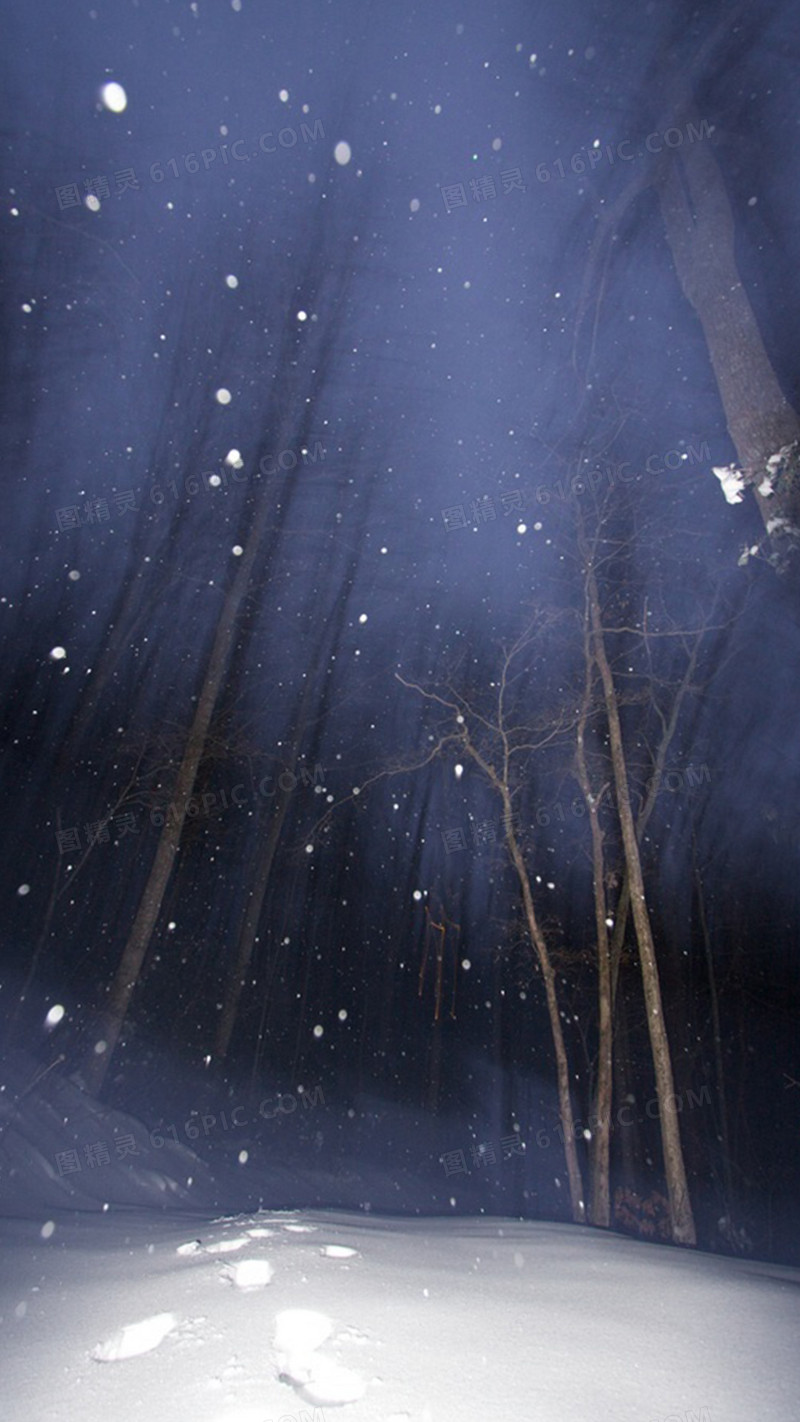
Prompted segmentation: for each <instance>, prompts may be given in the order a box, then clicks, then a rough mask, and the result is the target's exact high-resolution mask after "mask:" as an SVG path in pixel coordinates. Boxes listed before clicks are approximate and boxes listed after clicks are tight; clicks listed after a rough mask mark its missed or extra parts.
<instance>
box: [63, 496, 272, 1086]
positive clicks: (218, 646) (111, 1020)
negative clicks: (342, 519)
mask: <svg viewBox="0 0 800 1422" xmlns="http://www.w3.org/2000/svg"><path fill="white" fill-rule="evenodd" d="M271 512H272V510H271V507H270V503H269V501H268V499H267V498H266V497H263V498H262V499H261V501H260V503H259V506H258V511H257V513H256V517H255V520H254V522H253V525H252V528H251V531H250V535H249V537H248V540H247V544H246V547H245V550H244V553H243V555H242V557H241V558H240V559H239V560H238V567H237V569H236V573H235V575H234V578H233V581H232V582H231V585H230V587H229V588H228V591H227V593H226V595H225V600H224V602H223V605H222V611H221V613H220V617H219V621H218V622H217V628H216V632H215V634H214V641H213V645H212V649H211V655H210V657H209V660H208V665H207V667H206V672H205V676H204V678H203V685H202V688H201V690H200V695H199V697H198V699H197V709H196V710H195V714H194V720H193V721H192V725H191V729H190V731H189V736H188V739H187V742H186V748H185V750H184V753H183V759H182V761H181V764H180V768H179V770H178V774H177V777H176V780H175V784H174V787H173V791H172V802H171V810H172V811H173V812H172V813H170V811H167V812H166V813H165V818H164V826H163V829H162V831H161V835H160V838H159V841H158V847H157V849H156V854H155V859H154V860H153V865H152V868H151V870H150V875H149V878H148V880H147V884H146V886H145V890H144V893H143V894H142V898H141V902H140V904H139V909H138V912H137V914H136V918H135V919H134V923H133V927H132V929H131V931H130V934H129V937H128V941H127V943H126V944H125V948H124V950H123V953H122V957H121V959H120V963H119V966H118V968H117V971H116V974H115V976H114V980H113V982H112V984H111V988H110V990H109V992H108V997H107V1000H106V1003H105V1005H104V1007H103V1010H102V1012H101V1015H100V1021H99V1024H98V1030H97V1032H96V1041H95V1043H94V1044H93V1047H92V1049H91V1051H90V1053H89V1055H88V1059H87V1061H86V1063H85V1065H84V1070H83V1075H84V1079H85V1081H86V1085H87V1088H88V1090H89V1091H92V1092H99V1091H100V1090H101V1089H102V1086H103V1082H104V1081H105V1077H106V1073H107V1072H108V1068H109V1065H110V1062H111V1058H112V1057H113V1055H114V1051H115V1050H116V1047H117V1044H118V1042H119V1038H120V1034H121V1032H122V1027H123V1023H124V1021H125V1018H126V1016H127V1012H128V1008H129V1005H130V1001H131V997H132V996H133V991H134V988H135V987H136V984H137V982H138V979H139V974H140V972H141V968H142V963H143V962H144V958H145V954H146V953H147V948H148V945H149V943H150V939H151V937H152V935H153V931H154V929H155V926H156V923H157V922H158V916H159V913H160V911H161V905H162V903H163V899H164V894H165V892H166V888H167V884H168V883H169V878H170V875H171V873H172V868H173V865H174V862H175V856H176V854H177V852H178V847H179V845H180V839H181V832H182V830H183V822H184V819H185V818H186V805H187V802H188V801H189V799H190V798H191V795H192V792H193V790H194V784H195V780H196V777H197V770H198V766H199V764H200V758H201V756H202V754H203V748H204V746H205V743H206V736H207V734H208V728H209V726H210V724H211V717H212V715H213V714H214V708H215V706H216V704H217V698H218V696H219V693H220V688H221V686H222V682H223V678H224V676H225V670H226V667H227V664H228V659H229V657H230V653H231V648H232V645H233V636H234V632H235V628H236V621H237V618H238V615H239V610H240V608H241V605H242V602H243V600H244V597H245V595H246V593H247V589H248V586H249V583H250V579H251V576H252V572H253V567H254V564H255V561H256V556H257V554H258V551H259V548H260V547H261V542H262V538H263V535H264V531H265V529H266V526H267V522H268V519H269V517H270V515H271Z"/></svg>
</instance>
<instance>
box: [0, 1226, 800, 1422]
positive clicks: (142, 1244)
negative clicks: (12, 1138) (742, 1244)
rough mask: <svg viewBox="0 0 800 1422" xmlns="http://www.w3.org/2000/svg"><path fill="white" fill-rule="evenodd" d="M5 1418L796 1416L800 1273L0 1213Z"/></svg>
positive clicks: (568, 1240)
mask: <svg viewBox="0 0 800 1422" xmlns="http://www.w3.org/2000/svg"><path fill="white" fill-rule="evenodd" d="M0 1242H1V1243H2V1252H3V1260H4V1262H3V1269H2V1280H1V1281H0V1316H1V1320H0V1321H1V1322H2V1329H1V1330H0V1336H1V1337H2V1363H0V1376H1V1377H2V1416H3V1418H4V1419H7V1422H76V1419H79V1418H88V1417H102V1418H112V1417H113V1418H115V1419H118V1420H119V1422H128V1419H134V1418H143V1419H147V1422H154V1420H155V1419H157V1422H184V1420H185V1422H268V1419H275V1420H276V1422H277V1419H287V1422H288V1419H292V1422H300V1419H306V1422H310V1419H312V1418H313V1419H314V1422H322V1419H324V1418H330V1417H332V1416H340V1417H342V1418H343V1419H344V1418H345V1417H347V1418H351V1419H352V1422H362V1419H363V1422H400V1419H403V1422H407V1420H410V1419H413V1422H423V1419H424V1420H425V1422H463V1419H465V1418H466V1419H475V1422H479V1420H480V1422H500V1419H507V1418H512V1417H519V1418H523V1419H531V1422H666V1419H668V1418H669V1419H671V1422H674V1419H680V1422H689V1419H691V1418H692V1417H694V1418H696V1419H700V1418H702V1419H703V1422H752V1419H754V1418H759V1419H761V1418H763V1419H770V1422H796V1419H797V1416H798V1382H799V1381H800V1352H799V1350H798V1336H800V1331H799V1329H798V1324H800V1309H799V1307H798V1305H799V1304H800V1293H798V1287H799V1286H800V1271H797V1270H792V1269H785V1268H781V1267H779V1266H774V1265H762V1264H759V1263H754V1262H752V1261H748V1262H746V1263H745V1262H741V1261H736V1260H727V1259H721V1258H718V1257H715V1256H710V1255H697V1254H693V1253H684V1252H681V1251H678V1250H675V1249H670V1248H665V1247H660V1246H657V1245H647V1244H642V1243H640V1242H638V1241H634V1240H625V1239H621V1238H618V1237H615V1236H606V1235H603V1234H600V1233H598V1232H595V1231H591V1230H588V1229H576V1228H573V1227H570V1226H565V1225H554V1224H537V1223H523V1222H519V1221H512V1220H491V1221H489V1220H469V1219H466V1220H465V1219H460V1220H438V1221H432V1222H425V1221H409V1220H399V1219H396V1218H395V1219H386V1218H383V1219H379V1218H375V1217H370V1216H359V1215H356V1214H338V1213H328V1212H313V1213H312V1212H307V1213H300V1212H297V1213H288V1212H282V1213H276V1212H272V1213H267V1212H257V1213H255V1214H253V1215H247V1216H240V1217H236V1218H230V1219H220V1218H217V1219H210V1218H207V1219H201V1218H198V1217H196V1216H194V1217H186V1216H177V1215H176V1214H175V1213H171V1214H170V1215H168V1216H164V1215H163V1214H162V1215H157V1214H155V1213H154V1212H150V1211H140V1210H128V1211H125V1210H113V1211H108V1212H106V1213H105V1214H102V1213H101V1214H97V1213H93V1214H85V1215H83V1216H80V1215H76V1214H72V1215H56V1216H53V1217H52V1218H51V1220H50V1222H45V1221H42V1222H41V1223H38V1222H33V1221H29V1220H28V1221H23V1220H13V1221H12V1220H6V1221H3V1222H1V1223H0Z"/></svg>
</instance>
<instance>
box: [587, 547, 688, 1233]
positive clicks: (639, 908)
mask: <svg viewBox="0 0 800 1422" xmlns="http://www.w3.org/2000/svg"><path fill="white" fill-rule="evenodd" d="M586 589H587V600H588V608H589V616H590V620H591V627H592V651H593V655H594V657H595V660H596V662H597V667H598V670H599V672H600V678H601V681H602V684H603V697H604V701H605V708H606V716H607V719H608V733H609V742H610V750H611V764H612V769H613V774H614V788H615V793H616V801H617V813H618V815H619V821H620V830H621V833H622V843H623V849H624V853H625V866H626V870H627V875H628V880H629V883H630V895H631V912H632V914H633V922H634V927H635V929H636V940H637V944H638V948H639V962H640V964H641V969H642V985H643V988H644V997H645V1005H646V1008H647V1026H648V1031H649V1034H650V1046H651V1049H652V1053H653V1065H654V1068H655V1077H656V1091H657V1094H658V1102H659V1109H660V1115H661V1138H662V1147H663V1153H664V1173H665V1176H666V1182H667V1194H668V1198H669V1206H670V1225H671V1230H672V1238H673V1240H674V1242H675V1243H676V1244H696V1243H697V1236H696V1233H695V1227H694V1217H693V1214H692V1205H691V1200H690V1198H689V1186H688V1182H687V1179H686V1168H685V1165H684V1159H683V1148H682V1146H681V1137H680V1125H679V1121H678V1112H677V1109H676V1105H675V1091H674V1081H673V1074H672V1057H671V1053H670V1046H669V1040H668V1038H667V1029H666V1024H665V1022H664V1009H663V1004H662V1001H661V986H660V983H659V976H658V964H657V961H656V951H655V944H654V942H653V934H652V929H651V926H650V916H649V914H648V911H647V900H646V897H645V887H644V878H643V874H642V863H641V857H640V854H639V843H638V840H637V838H636V826H635V824H634V818H633V809H632V806H631V798H630V790H629V786H628V771H627V765H626V762H625V747H624V745H623V740H622V725H621V721H620V714H619V705H618V702H617V694H616V688H615V686H614V678H613V674H612V671H611V666H610V663H609V660H608V654H607V651H606V644H605V635H604V629H603V620H602V613H601V605H600V594H599V590H598V586H597V577H596V574H595V571H594V564H593V562H592V558H591V556H590V555H589V554H588V553H587V557H586Z"/></svg>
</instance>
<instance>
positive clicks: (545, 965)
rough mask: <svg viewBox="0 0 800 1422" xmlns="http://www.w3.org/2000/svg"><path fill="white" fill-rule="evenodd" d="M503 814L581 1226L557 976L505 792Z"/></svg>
mask: <svg viewBox="0 0 800 1422" xmlns="http://www.w3.org/2000/svg"><path fill="white" fill-rule="evenodd" d="M504 810H505V814H506V843H507V845H508V851H509V854H510V856H511V862H512V863H513V865H514V868H515V870H516V872H517V878H518V879H519V883H520V888H521V889H522V902H523V906H524V909H525V921H526V923H527V926H528V933H529V934H530V938H531V942H532V943H533V946H534V949H535V951H536V957H537V959H538V962H539V967H540V968H541V972H542V978H543V979H544V989H545V995H546V998H547V1011H548V1015H549V1017H550V1031H551V1033H552V1037H553V1047H554V1049H555V1054H556V1073H557V1079H558V1112H559V1116H560V1117H561V1127H562V1130H563V1132H564V1155H565V1157H566V1162H567V1176H568V1179H569V1197H570V1206H571V1209H572V1218H573V1220H575V1222H576V1224H584V1223H585V1221H586V1204H585V1202H584V1198H583V1179H582V1177H581V1167H580V1161H579V1160H578V1151H577V1147H576V1144H575V1120H574V1117H573V1114H572V1096H571V1093H570V1084H569V1064H568V1062H567V1049H566V1046H565V1043H564V1033H563V1031H562V1028H561V1013H560V1011H559V1006H558V990H557V987H556V975H555V970H554V968H553V964H552V961H551V958H550V953H549V951H548V947H547V942H546V940H545V937H544V934H543V933H542V930H541V928H540V926H539V920H538V918H537V916H536V909H535V907H534V903H533V893H532V891H531V881H530V878H529V876H528V870H527V867H526V865H525V861H524V859H523V857H522V852H521V850H520V847H519V845H518V843H517V838H516V835H515V834H514V831H513V829H512V828H511V798H510V796H509V794H508V791H507V790H505V792H504Z"/></svg>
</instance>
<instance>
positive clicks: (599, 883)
mask: <svg viewBox="0 0 800 1422" xmlns="http://www.w3.org/2000/svg"><path fill="white" fill-rule="evenodd" d="M583 659H584V669H585V683H584V693H583V702H582V705H581V714H580V719H579V721H578V729H577V735H576V746H575V772H576V775H577V779H578V784H579V785H580V787H581V790H582V792H583V798H584V801H585V803H586V809H587V811H588V814H589V829H590V833H591V840H592V897H593V901H594V925H595V940H596V948H597V1081H596V1085H595V1099H594V1115H593V1120H592V1131H593V1136H592V1149H591V1153H590V1160H591V1178H590V1184H589V1223H590V1224H593V1225H599V1226H600V1227H601V1228H603V1229H608V1227H609V1225H610V1224H611V1187H610V1182H609V1163H610V1156H611V1150H610V1146H611V1107H612V1098H613V1075H612V1066H613V1045H612V1036H613V1008H612V991H611V954H610V951H609V940H608V924H607V922H606V919H607V917H608V913H607V908H606V885H605V877H606V874H605V853H604V848H603V829H602V826H601V824H600V805H601V801H602V793H603V792H602V791H601V792H600V793H599V794H597V795H596V794H595V793H594V791H593V789H592V784H591V781H590V778H589V767H588V764H587V759H586V728H587V722H588V719H589V713H590V710H591V706H592V685H593V681H594V666H595V663H594V658H593V656H592V650H591V630H590V625H589V618H588V615H587V616H585V617H584V639H583Z"/></svg>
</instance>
